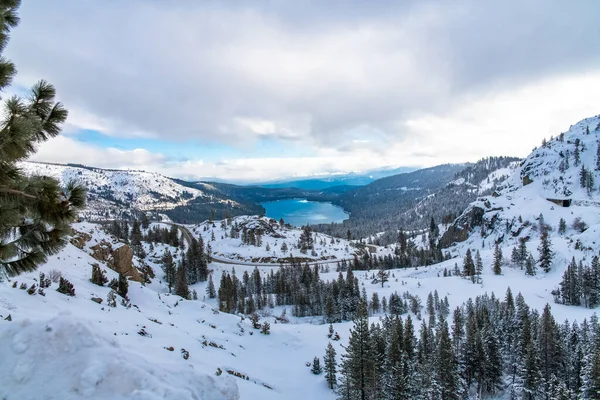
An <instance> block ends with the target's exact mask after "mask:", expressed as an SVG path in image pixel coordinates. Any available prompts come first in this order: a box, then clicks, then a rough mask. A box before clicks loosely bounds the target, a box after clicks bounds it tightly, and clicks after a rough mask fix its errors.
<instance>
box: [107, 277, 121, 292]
mask: <svg viewBox="0 0 600 400" xmlns="http://www.w3.org/2000/svg"><path fill="white" fill-rule="evenodd" d="M108 287H109V288H111V289H112V290H114V291H115V292H116V291H117V288H118V287H119V281H118V280H117V278H112V279H111V280H110V282H109V283H108Z"/></svg>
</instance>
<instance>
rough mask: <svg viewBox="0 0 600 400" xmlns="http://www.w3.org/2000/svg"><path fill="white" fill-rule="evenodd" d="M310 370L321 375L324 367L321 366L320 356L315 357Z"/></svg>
mask: <svg viewBox="0 0 600 400" xmlns="http://www.w3.org/2000/svg"><path fill="white" fill-rule="evenodd" d="M310 372H312V373H313V374H315V375H320V374H321V372H323V368H321V360H319V357H315V359H314V360H313V363H312V368H311V370H310Z"/></svg>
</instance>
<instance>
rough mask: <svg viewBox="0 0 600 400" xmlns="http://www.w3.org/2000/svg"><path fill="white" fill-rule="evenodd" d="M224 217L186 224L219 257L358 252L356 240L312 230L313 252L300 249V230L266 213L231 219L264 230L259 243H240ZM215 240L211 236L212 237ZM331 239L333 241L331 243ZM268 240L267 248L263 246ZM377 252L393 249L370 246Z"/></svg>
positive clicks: (259, 259)
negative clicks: (226, 224) (281, 222)
mask: <svg viewBox="0 0 600 400" xmlns="http://www.w3.org/2000/svg"><path fill="white" fill-rule="evenodd" d="M224 224H225V221H214V222H213V223H211V222H208V221H206V222H203V223H201V224H197V225H189V226H187V227H188V229H189V230H190V231H191V233H192V234H193V235H194V236H195V237H196V238H198V237H200V236H202V239H203V240H204V243H208V244H210V246H211V248H212V252H213V255H214V256H215V258H217V259H220V260H228V261H236V262H241V263H243V262H250V263H253V264H252V265H257V264H265V263H275V265H278V264H279V261H280V259H283V258H287V257H296V258H300V259H305V260H307V261H309V260H310V261H332V262H334V261H335V262H337V261H341V260H351V259H353V258H354V255H355V254H358V255H360V254H361V251H362V250H360V249H359V248H358V247H357V242H356V241H348V240H345V239H340V238H332V237H331V236H329V235H326V234H323V233H318V232H313V233H312V236H313V243H314V250H315V253H316V255H313V254H312V252H311V251H310V250H309V251H307V253H306V254H303V253H301V252H300V249H299V248H298V247H297V244H298V242H299V240H300V235H301V234H302V230H301V229H299V228H296V227H291V226H280V225H279V223H278V222H277V221H275V220H272V219H270V218H267V217H258V216H240V217H235V218H233V219H232V220H231V224H237V225H238V226H240V227H241V226H245V227H247V228H248V229H250V228H258V229H261V230H264V231H265V232H266V233H265V234H264V235H262V246H254V245H247V244H243V243H242V240H241V238H231V237H229V234H230V231H231V226H225V227H224ZM213 234H214V237H215V240H214V241H213V240H211V239H212V237H213ZM332 239H333V243H332ZM284 242H285V243H286V246H287V247H288V250H287V251H282V250H281V246H282V244H283V243H284ZM267 244H268V246H269V251H267V250H266V247H267ZM373 249H376V254H378V255H386V254H391V252H392V250H391V249H389V248H385V247H380V246H373Z"/></svg>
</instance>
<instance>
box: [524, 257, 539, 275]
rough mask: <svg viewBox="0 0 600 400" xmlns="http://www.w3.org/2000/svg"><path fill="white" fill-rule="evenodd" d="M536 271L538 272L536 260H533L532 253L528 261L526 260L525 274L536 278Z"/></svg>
mask: <svg viewBox="0 0 600 400" xmlns="http://www.w3.org/2000/svg"><path fill="white" fill-rule="evenodd" d="M535 270H536V266H535V260H534V259H533V256H532V255H531V253H529V256H528V257H527V260H525V274H527V275H529V276H534V275H535Z"/></svg>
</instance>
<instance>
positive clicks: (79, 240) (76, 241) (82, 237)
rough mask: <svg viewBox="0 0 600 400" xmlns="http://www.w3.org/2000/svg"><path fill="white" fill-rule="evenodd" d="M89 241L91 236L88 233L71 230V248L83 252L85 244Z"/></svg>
mask: <svg viewBox="0 0 600 400" xmlns="http://www.w3.org/2000/svg"><path fill="white" fill-rule="evenodd" d="M90 240H92V235H90V234H89V233H85V232H79V231H76V230H73V237H72V238H71V240H70V242H71V244H72V245H73V246H75V247H77V248H78V249H80V250H83V248H84V247H85V244H86V243H87V242H89V241H90Z"/></svg>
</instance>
